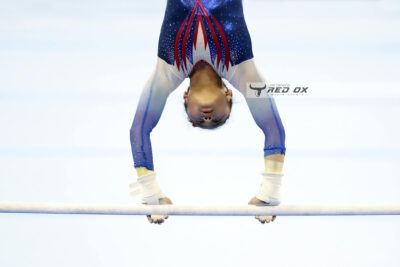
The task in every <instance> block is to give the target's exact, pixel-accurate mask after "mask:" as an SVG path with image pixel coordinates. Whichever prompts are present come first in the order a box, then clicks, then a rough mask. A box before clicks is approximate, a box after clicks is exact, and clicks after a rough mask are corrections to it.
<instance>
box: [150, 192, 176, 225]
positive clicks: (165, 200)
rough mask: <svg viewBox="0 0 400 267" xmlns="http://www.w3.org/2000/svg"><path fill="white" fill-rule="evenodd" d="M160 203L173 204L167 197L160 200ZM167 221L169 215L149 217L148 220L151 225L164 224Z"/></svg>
mask: <svg viewBox="0 0 400 267" xmlns="http://www.w3.org/2000/svg"><path fill="white" fill-rule="evenodd" d="M158 202H160V205H171V204H172V201H171V199H169V198H167V197H164V198H160V199H159V200H158ZM166 219H168V215H147V220H149V222H150V223H155V224H162V223H163V222H164V220H166Z"/></svg>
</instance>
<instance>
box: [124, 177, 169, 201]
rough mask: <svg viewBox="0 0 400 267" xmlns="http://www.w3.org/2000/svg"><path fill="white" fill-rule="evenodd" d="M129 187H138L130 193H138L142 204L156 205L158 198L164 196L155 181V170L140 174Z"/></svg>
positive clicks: (133, 194)
mask: <svg viewBox="0 0 400 267" xmlns="http://www.w3.org/2000/svg"><path fill="white" fill-rule="evenodd" d="M130 187H131V188H135V187H139V190H136V191H133V192H132V193H131V195H132V196H135V195H138V194H140V196H141V199H142V204H149V205H158V204H160V203H159V201H158V200H159V199H160V198H165V197H166V196H165V195H164V193H163V192H162V191H161V188H160V186H159V184H158V182H157V179H156V173H155V172H153V173H149V174H146V175H143V176H140V177H139V178H138V179H137V182H135V183H133V184H131V185H130Z"/></svg>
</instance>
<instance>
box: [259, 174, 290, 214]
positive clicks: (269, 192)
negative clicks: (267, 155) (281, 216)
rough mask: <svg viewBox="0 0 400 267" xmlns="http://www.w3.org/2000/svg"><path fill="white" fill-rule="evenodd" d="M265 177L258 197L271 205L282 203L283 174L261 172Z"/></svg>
mask: <svg viewBox="0 0 400 267" xmlns="http://www.w3.org/2000/svg"><path fill="white" fill-rule="evenodd" d="M261 174H262V176H263V178H262V182H261V186H260V190H259V191H258V194H257V195H256V198H258V199H259V200H262V201H264V202H267V203H268V204H269V205H271V206H275V205H279V204H280V191H281V183H282V176H283V174H280V173H265V172H263V173H261Z"/></svg>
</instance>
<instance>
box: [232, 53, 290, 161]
mask: <svg viewBox="0 0 400 267" xmlns="http://www.w3.org/2000/svg"><path fill="white" fill-rule="evenodd" d="M227 79H228V81H229V82H230V83H231V84H232V85H233V86H234V87H235V88H236V89H238V90H239V91H240V92H241V93H242V94H243V95H244V97H245V99H246V102H247V104H248V106H249V109H250V112H251V114H252V116H253V118H254V120H255V122H256V124H257V125H258V127H260V129H261V130H262V131H263V133H264V135H265V144H264V156H268V155H271V154H285V152H286V147H285V129H284V127H283V124H282V121H281V118H280V116H279V113H278V109H277V107H276V104H275V100H274V99H273V97H271V96H268V97H248V96H247V94H246V93H247V92H246V91H247V89H246V88H247V84H248V83H260V82H262V83H265V84H267V83H266V80H265V79H264V78H263V76H262V75H261V73H260V72H259V70H258V69H257V66H256V64H255V62H254V59H250V60H246V61H244V62H242V63H240V64H239V65H236V66H234V70H233V71H232V75H231V77H228V78H227Z"/></svg>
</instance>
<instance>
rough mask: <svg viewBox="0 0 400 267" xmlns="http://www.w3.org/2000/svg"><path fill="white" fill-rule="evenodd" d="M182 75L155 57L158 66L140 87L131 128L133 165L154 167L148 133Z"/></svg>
mask: <svg viewBox="0 0 400 267" xmlns="http://www.w3.org/2000/svg"><path fill="white" fill-rule="evenodd" d="M183 80H184V77H183V76H182V75H181V74H180V73H178V72H176V71H175V69H174V68H173V66H172V65H169V64H168V63H166V62H165V61H164V60H162V59H160V58H158V61H157V66H156V68H155V70H154V71H153V73H152V74H151V76H150V78H149V80H148V81H147V83H146V85H145V87H144V88H143V91H142V94H141V96H140V99H139V103H138V106H137V109H136V114H135V117H134V119H133V123H132V127H131V130H130V139H131V148H132V155H133V159H134V164H135V168H137V167H146V168H147V169H148V170H154V165H153V155H152V149H151V141H150V133H151V131H152V130H153V128H154V127H155V126H156V125H157V123H158V121H159V120H160V117H161V114H162V112H163V109H164V106H165V103H166V101H167V98H168V96H169V94H170V93H171V92H172V91H174V90H175V89H176V88H177V87H178V86H179V84H180V83H181V82H182V81H183Z"/></svg>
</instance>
